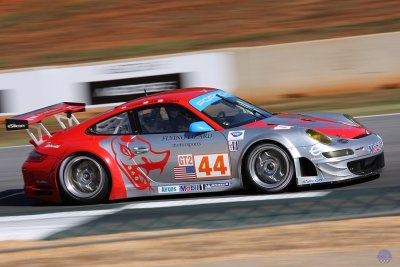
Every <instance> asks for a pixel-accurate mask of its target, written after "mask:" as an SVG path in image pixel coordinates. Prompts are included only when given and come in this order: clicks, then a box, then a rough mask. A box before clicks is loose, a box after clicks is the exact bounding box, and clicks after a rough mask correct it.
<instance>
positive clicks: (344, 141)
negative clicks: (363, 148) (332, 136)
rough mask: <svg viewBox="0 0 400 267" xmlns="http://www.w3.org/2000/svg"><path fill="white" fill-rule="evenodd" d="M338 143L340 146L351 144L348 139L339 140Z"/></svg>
mask: <svg viewBox="0 0 400 267" xmlns="http://www.w3.org/2000/svg"><path fill="white" fill-rule="evenodd" d="M337 141H338V143H340V144H347V143H348V142H349V140H347V139H338V140H337Z"/></svg>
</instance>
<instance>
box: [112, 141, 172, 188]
mask: <svg viewBox="0 0 400 267" xmlns="http://www.w3.org/2000/svg"><path fill="white" fill-rule="evenodd" d="M133 147H143V148H145V149H147V150H148V151H147V153H146V154H140V153H137V152H135V150H133V149H132V148H133ZM111 149H112V152H113V155H114V159H115V161H116V162H117V164H118V167H119V169H120V171H121V172H122V173H123V174H124V175H125V176H126V177H127V178H128V179H129V181H130V182H131V183H132V184H133V186H134V187H135V189H137V190H146V189H148V190H150V191H153V190H154V189H153V187H152V186H151V178H150V176H149V175H150V174H152V173H153V174H154V175H157V176H158V175H160V174H162V173H163V172H164V168H165V166H166V164H167V162H168V159H169V156H170V153H171V152H170V150H165V151H155V150H154V149H153V148H152V145H151V144H150V143H149V142H148V141H147V140H145V139H143V138H141V137H140V136H137V135H134V136H128V135H127V136H122V137H120V136H118V137H115V138H112V140H111Z"/></svg>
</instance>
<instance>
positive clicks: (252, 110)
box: [216, 94, 269, 118]
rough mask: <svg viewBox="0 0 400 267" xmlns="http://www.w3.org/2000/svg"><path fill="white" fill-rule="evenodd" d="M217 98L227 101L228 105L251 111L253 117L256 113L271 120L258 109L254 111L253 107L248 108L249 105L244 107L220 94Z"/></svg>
mask: <svg viewBox="0 0 400 267" xmlns="http://www.w3.org/2000/svg"><path fill="white" fill-rule="evenodd" d="M216 96H218V97H219V98H221V99H223V100H225V101H226V102H228V103H231V104H233V105H238V106H240V107H242V108H244V109H247V110H248V111H250V112H251V113H253V115H255V114H256V113H258V114H260V115H261V116H263V117H264V118H269V117H268V116H267V115H265V114H263V113H262V112H260V111H258V110H256V109H254V108H252V107H249V106H247V105H244V104H242V103H240V102H237V101H233V100H230V99H229V98H226V97H223V96H221V95H219V94H216Z"/></svg>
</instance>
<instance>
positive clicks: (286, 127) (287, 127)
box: [274, 125, 293, 130]
mask: <svg viewBox="0 0 400 267" xmlns="http://www.w3.org/2000/svg"><path fill="white" fill-rule="evenodd" d="M291 128H293V126H288V125H277V126H275V127H274V130H289V129H291Z"/></svg>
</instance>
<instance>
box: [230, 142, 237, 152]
mask: <svg viewBox="0 0 400 267" xmlns="http://www.w3.org/2000/svg"><path fill="white" fill-rule="evenodd" d="M238 150H239V141H229V151H238Z"/></svg>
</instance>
